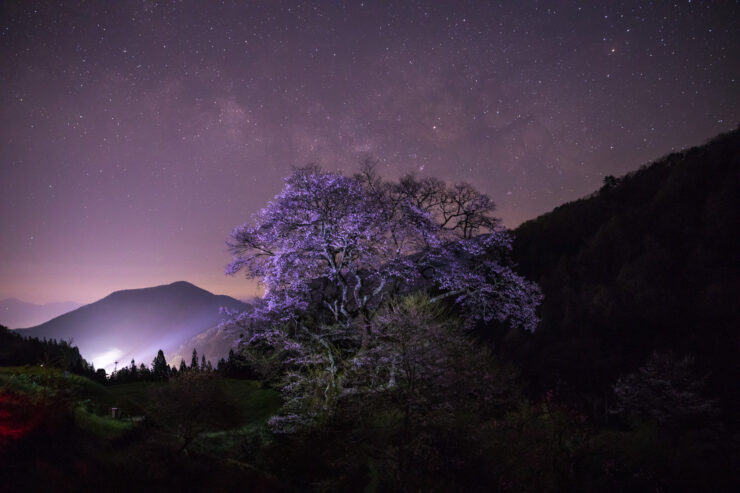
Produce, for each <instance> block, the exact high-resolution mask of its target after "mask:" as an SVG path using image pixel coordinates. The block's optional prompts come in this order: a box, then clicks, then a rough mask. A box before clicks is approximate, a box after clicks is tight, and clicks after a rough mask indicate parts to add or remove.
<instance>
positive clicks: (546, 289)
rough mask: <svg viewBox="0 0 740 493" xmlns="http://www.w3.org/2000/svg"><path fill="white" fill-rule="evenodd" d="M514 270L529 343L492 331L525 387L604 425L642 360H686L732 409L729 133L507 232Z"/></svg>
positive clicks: (734, 162) (736, 205) (739, 159)
mask: <svg viewBox="0 0 740 493" xmlns="http://www.w3.org/2000/svg"><path fill="white" fill-rule="evenodd" d="M515 235H516V240H515V243H514V248H513V256H514V258H515V260H516V262H517V263H518V264H519V267H518V270H519V272H521V273H522V274H524V275H525V276H526V277H528V278H529V279H530V280H534V281H537V282H538V283H539V285H540V287H541V288H542V291H543V294H544V301H543V303H542V305H541V306H540V309H539V313H540V315H541V318H542V321H541V324H540V326H539V327H538V329H537V330H536V332H535V333H534V334H532V335H531V336H528V335H523V334H522V333H521V332H516V333H515V331H509V333H508V334H507V333H505V331H504V330H500V331H498V332H497V338H498V347H499V348H500V349H501V350H502V351H503V352H505V353H508V354H509V355H515V359H517V360H518V363H519V364H520V365H521V367H522V369H523V371H524V372H525V375H526V376H527V377H528V378H529V380H530V382H531V384H532V387H533V388H534V389H536V390H539V391H546V390H555V391H557V392H558V393H559V394H560V395H561V396H562V397H563V398H567V399H570V400H580V401H581V403H582V404H586V405H590V406H591V408H592V411H593V413H594V415H598V414H599V413H601V414H602V416H605V417H606V418H608V415H609V414H608V412H606V413H604V411H608V409H609V407H610V406H611V402H610V399H611V398H612V387H613V385H614V383H615V381H616V380H617V378H618V377H619V376H620V375H623V374H625V373H627V372H631V371H635V370H636V369H637V368H638V367H640V366H641V365H642V364H644V363H645V361H646V360H647V359H648V358H649V357H650V355H651V354H652V353H653V352H656V351H657V352H659V353H673V354H674V355H675V356H676V357H677V358H678V357H684V356H691V357H693V358H695V360H696V364H695V369H694V371H695V373H696V378H704V377H706V385H707V387H706V390H707V393H708V394H710V395H711V396H713V397H716V398H721V400H722V401H723V405H724V408H725V410H726V412H728V413H731V412H733V410H737V407H738V402H739V399H738V389H739V387H738V385H737V376H738V375H740V357H739V356H740V351H739V347H740V346H739V344H740V339H739V333H740V330H738V329H739V328H740V130H736V131H733V132H730V133H728V134H724V135H721V136H719V137H717V138H715V139H713V140H712V141H711V142H709V143H708V144H706V145H704V146H701V147H695V148H691V149H688V150H685V151H683V152H679V153H674V154H670V155H668V156H666V157H665V158H663V159H660V160H658V161H656V162H655V163H652V164H650V165H646V166H643V167H641V168H640V169H639V170H637V171H635V172H633V173H630V174H628V175H626V176H624V177H622V178H614V177H607V178H606V179H605V180H604V186H603V187H602V188H601V190H599V191H598V192H596V193H594V194H593V195H591V196H589V197H586V198H583V199H580V200H577V201H575V202H570V203H566V204H564V205H562V206H560V207H558V208H556V209H555V210H553V211H552V212H550V213H548V214H545V215H543V216H540V217H538V218H537V219H534V220H531V221H528V222H525V223H524V224H522V225H521V226H520V227H519V228H518V229H517V230H516V231H515Z"/></svg>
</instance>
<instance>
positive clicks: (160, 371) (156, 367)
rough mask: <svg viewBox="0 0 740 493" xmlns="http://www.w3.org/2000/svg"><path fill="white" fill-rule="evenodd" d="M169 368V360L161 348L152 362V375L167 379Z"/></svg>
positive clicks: (156, 378)
mask: <svg viewBox="0 0 740 493" xmlns="http://www.w3.org/2000/svg"><path fill="white" fill-rule="evenodd" d="M168 368H169V367H168V366H167V360H166V359H165V358H164V353H163V352H162V350H161V349H160V350H159V352H158V353H157V357H156V358H154V361H153V362H152V376H153V377H154V379H155V380H167V377H168V374H169V371H168Z"/></svg>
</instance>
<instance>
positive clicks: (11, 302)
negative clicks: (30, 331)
mask: <svg viewBox="0 0 740 493" xmlns="http://www.w3.org/2000/svg"><path fill="white" fill-rule="evenodd" d="M80 306H81V305H80V303H74V302H72V301H67V302H63V303H47V304H45V305H36V304H34V303H28V302H25V301H21V300H17V299H15V298H8V299H4V300H0V325H4V326H6V327H9V328H11V329H14V328H17V327H28V326H30V325H38V324H41V323H44V322H46V321H47V320H51V319H52V318H54V317H57V316H59V315H61V314H63V313H67V312H69V311H72V310H74V309H75V308H79V307H80Z"/></svg>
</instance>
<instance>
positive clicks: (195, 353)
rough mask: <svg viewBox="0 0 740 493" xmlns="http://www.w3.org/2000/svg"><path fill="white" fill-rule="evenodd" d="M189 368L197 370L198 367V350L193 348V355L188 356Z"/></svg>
mask: <svg viewBox="0 0 740 493" xmlns="http://www.w3.org/2000/svg"><path fill="white" fill-rule="evenodd" d="M190 369H191V370H197V369H198V351H196V350H195V348H193V357H192V358H190Z"/></svg>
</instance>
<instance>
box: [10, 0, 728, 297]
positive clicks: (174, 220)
mask: <svg viewBox="0 0 740 493" xmlns="http://www.w3.org/2000/svg"><path fill="white" fill-rule="evenodd" d="M597 3H600V2H563V1H557V2H484V1H480V2H463V1H450V2H444V3H443V2H428V3H427V2H411V1H406V0H405V1H399V2H390V1H382V2H372V1H366V2H349V1H347V2H339V1H333V2H329V1H324V2H301V3H298V2H279V1H257V2H219V3H216V2H195V1H185V2H160V3H155V2H148V1H147V2H120V1H115V2H111V1H100V2H42V3H34V2H29V1H6V2H3V3H2V7H0V9H1V10H0V28H1V31H0V207H1V208H0V225H1V227H2V235H1V236H0V297H4V296H16V297H19V298H22V299H26V300H30V301H36V302H43V301H51V300H68V299H69V300H75V301H82V302H85V301H91V300H93V299H96V298H99V297H101V296H104V295H105V294H107V293H108V292H110V291H113V290H115V289H120V288H126V287H129V288H131V287H142V286H147V285H154V284H162V283H164V282H171V281H174V280H178V279H186V280H189V281H191V282H194V283H196V284H198V285H200V286H202V287H204V288H206V289H210V290H213V291H216V292H223V293H227V294H232V295H236V296H240V297H245V296H248V295H250V294H253V293H254V289H253V287H252V285H251V284H249V283H248V282H246V281H245V280H243V279H231V278H226V277H224V275H223V268H224V266H225V265H226V264H227V263H228V261H229V256H228V254H227V253H226V249H225V246H224V241H225V240H226V238H227V236H228V233H229V231H230V230H231V229H232V228H233V227H234V226H236V225H238V224H241V223H243V222H245V221H248V220H249V219H250V216H251V215H252V214H253V213H254V212H256V211H257V210H258V209H259V208H260V207H262V206H263V205H264V204H265V202H266V201H267V200H269V199H270V198H271V197H272V196H273V195H275V194H276V193H277V192H278V191H279V189H280V187H281V178H282V177H284V176H285V175H286V174H288V173H289V172H290V169H291V167H292V166H298V165H303V164H306V163H309V162H316V163H320V164H321V165H322V166H323V167H325V168H328V169H341V170H343V171H344V172H346V173H352V172H354V171H355V170H356V169H357V162H358V160H360V159H363V158H364V157H368V156H369V157H373V158H375V159H377V160H378V161H379V167H380V169H381V170H382V172H383V173H384V174H385V175H386V176H388V177H389V178H394V177H397V176H399V175H400V174H403V173H406V172H415V173H417V174H419V175H430V176H436V177H439V178H443V179H445V180H448V181H451V182H457V181H468V182H471V183H473V184H474V185H475V186H477V187H478V188H479V189H481V190H483V191H485V192H486V193H488V194H489V195H490V196H491V197H492V198H493V199H494V200H495V201H496V203H497V204H498V211H499V215H500V216H501V217H502V218H503V220H504V223H505V224H506V225H508V226H510V227H513V226H516V225H517V224H518V223H520V222H521V221H523V220H526V219H529V218H532V217H535V216H536V215H538V214H541V213H543V212H546V211H547V210H550V209H551V208H553V207H555V206H557V205H558V204H561V203H563V202H565V201H568V200H572V199H575V198H577V197H580V196H583V195H586V194H588V193H590V192H592V191H594V190H595V189H597V188H598V187H599V186H600V184H601V182H602V180H603V177H604V176H605V175H609V174H613V175H619V174H623V173H625V172H628V171H630V170H633V169H635V168H637V167H638V166H639V165H641V164H644V163H646V162H648V161H650V160H651V159H653V158H657V157H659V156H661V155H663V154H665V153H667V152H670V151H671V150H677V149H681V148H684V147H686V146H690V145H696V144H700V143H702V142H703V141H705V140H706V139H707V138H709V137H711V136H713V135H715V134H717V133H720V132H722V131H727V130H730V129H732V128H734V127H736V126H737V123H738V120H740V91H739V90H738V78H740V43H739V42H738V41H737V36H738V32H740V22H739V19H740V6H739V5H738V3H737V2H729V1H728V2H706V3H705V2H698V1H693V2H688V1H685V0H684V1H681V2H654V3H653V4H651V3H650V2H642V1H639V2H603V4H602V5H597Z"/></svg>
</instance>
